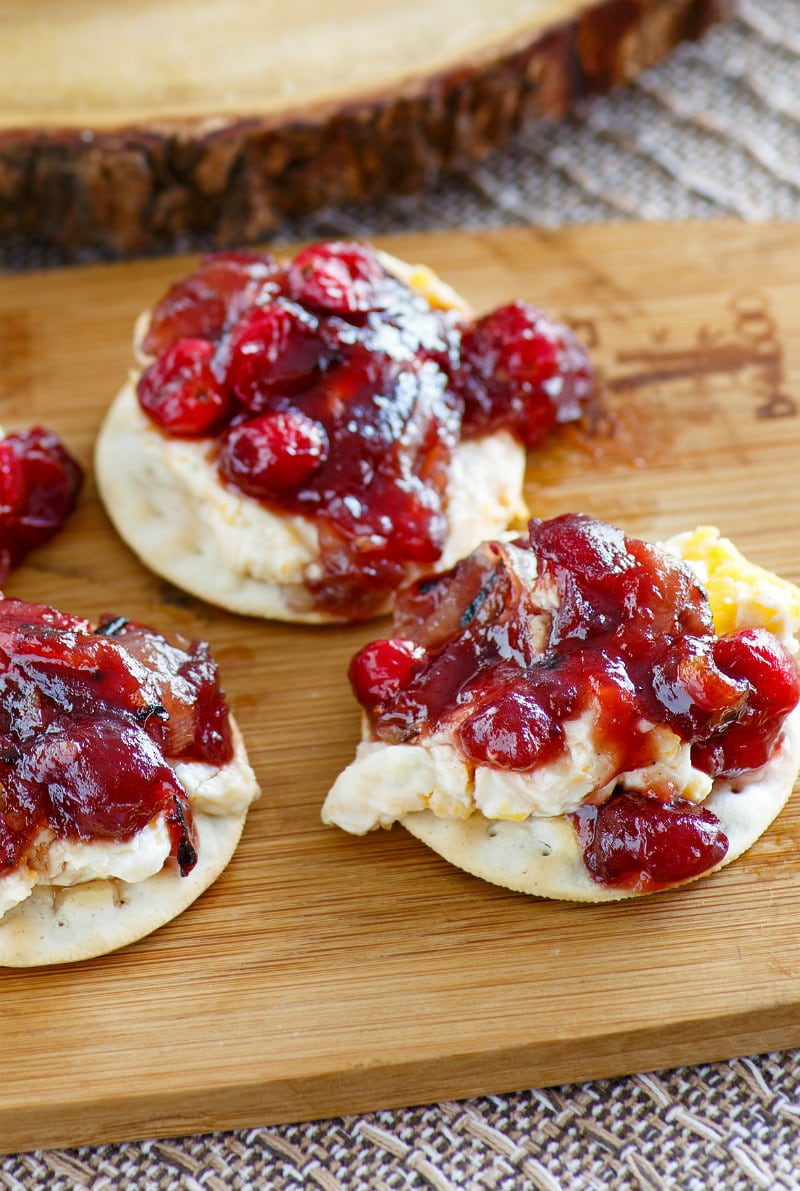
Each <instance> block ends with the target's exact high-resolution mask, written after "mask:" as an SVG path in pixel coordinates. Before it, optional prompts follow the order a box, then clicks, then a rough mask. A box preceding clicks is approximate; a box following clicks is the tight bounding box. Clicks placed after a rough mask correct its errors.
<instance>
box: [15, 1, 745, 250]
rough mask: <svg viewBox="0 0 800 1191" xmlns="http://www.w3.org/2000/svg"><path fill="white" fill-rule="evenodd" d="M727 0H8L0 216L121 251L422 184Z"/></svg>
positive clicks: (50, 234)
mask: <svg viewBox="0 0 800 1191" xmlns="http://www.w3.org/2000/svg"><path fill="white" fill-rule="evenodd" d="M727 4H728V0H471V2H469V3H466V4H465V3H463V0H404V3H403V4H400V5H391V6H390V5H388V4H387V3H375V0H338V2H337V4H336V5H331V4H330V3H328V2H327V0H292V2H291V3H288V4H287V3H279V2H278V0H197V2H195V3H188V2H187V0H159V2H158V3H154V2H152V0H148V2H147V3H143V4H136V5H120V4H115V5H109V4H108V3H107V2H106V0H103V2H101V0H67V2H66V3H65V0H31V2H30V3H28V4H24V5H20V4H18V3H16V2H15V0H0V233H3V234H9V233H13V234H16V235H20V234H21V235H23V236H35V237H38V238H42V239H44V240H46V241H49V242H52V243H55V244H58V245H61V246H62V247H64V248H67V249H70V248H77V247H81V246H86V245H92V246H97V247H102V248H104V249H107V250H111V251H114V252H132V251H141V250H148V249H154V248H158V247H160V246H167V245H169V244H170V242H172V241H174V239H175V237H177V236H178V235H179V234H180V233H184V232H190V233H195V234H204V235H212V236H213V237H214V238H215V239H216V240H217V241H218V242H220V243H222V242H231V241H236V240H239V241H241V240H252V239H255V238H257V237H260V236H263V235H265V234H268V233H269V231H270V229H271V228H272V227H274V225H275V224H276V222H277V221H278V220H279V219H281V218H282V217H285V216H287V215H298V214H302V213H304V212H307V211H310V210H313V209H315V208H318V207H320V206H323V205H327V204H331V203H341V202H349V201H354V200H362V199H366V198H374V197H376V196H379V195H381V194H385V193H388V192H395V193H397V192H401V193H411V192H413V191H415V190H417V189H419V188H420V187H421V186H422V185H423V184H424V183H425V181H426V180H428V179H430V178H431V176H432V175H433V174H435V172H436V171H438V170H440V169H443V168H447V167H450V166H453V165H455V164H457V163H461V162H464V161H466V160H469V159H475V158H478V157H480V156H481V155H482V154H484V153H485V152H486V151H487V150H489V149H490V148H493V147H495V146H498V145H500V144H501V143H502V142H503V141H504V140H505V139H506V138H507V137H508V136H509V135H510V134H511V133H512V132H513V131H515V130H516V129H517V128H519V127H520V125H521V124H522V123H523V122H524V121H525V120H526V119H529V118H535V117H543V116H548V117H552V116H558V115H560V114H562V113H563V112H564V110H565V109H566V108H567V106H568V105H569V104H570V102H572V101H573V100H574V99H575V98H577V97H579V96H582V95H587V94H591V93H594V92H599V91H602V90H605V89H608V88H609V87H612V86H614V85H615V84H617V83H620V82H623V81H626V80H629V79H631V78H633V77H634V76H635V75H636V74H637V73H638V72H639V71H640V70H642V69H644V68H645V67H648V66H651V65H653V64H654V63H655V62H656V61H658V60H659V59H660V58H661V57H663V56H664V55H665V54H666V53H667V52H668V51H669V50H671V49H672V48H673V47H674V46H675V45H676V44H677V43H678V42H679V41H681V40H683V39H687V38H694V37H697V36H699V35H700V34H701V33H702V32H703V31H704V30H705V29H706V28H707V26H708V25H709V24H710V23H711V22H712V21H714V20H716V19H719V18H720V17H721V16H722V15H724V11H725V9H726V7H727Z"/></svg>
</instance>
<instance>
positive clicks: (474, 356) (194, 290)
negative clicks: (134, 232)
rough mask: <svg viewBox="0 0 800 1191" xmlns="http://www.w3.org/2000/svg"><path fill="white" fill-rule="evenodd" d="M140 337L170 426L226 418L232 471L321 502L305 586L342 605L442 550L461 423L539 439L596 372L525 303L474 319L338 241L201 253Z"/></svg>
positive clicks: (309, 509)
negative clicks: (280, 254)
mask: <svg viewBox="0 0 800 1191" xmlns="http://www.w3.org/2000/svg"><path fill="white" fill-rule="evenodd" d="M201 344H204V345H205V346H200V345H201ZM143 347H144V349H145V351H147V352H150V353H152V354H154V355H156V356H157V357H158V358H157V359H156V360H155V362H154V363H153V364H151V366H150V368H149V369H148V370H147V371H146V372H145V373H144V374H143V376H142V378H141V380H140V382H139V386H138V393H139V400H140V402H141V404H142V407H143V408H144V410H145V412H146V413H147V414H148V415H149V416H150V417H151V418H152V419H153V421H154V422H155V423H156V424H157V425H158V426H159V427H160V428H161V429H162V430H163V431H165V432H166V433H168V434H172V435H176V436H187V437H202V436H208V437H217V436H219V438H220V442H221V449H220V450H219V453H218V457H219V467H220V473H221V475H222V478H223V479H224V480H225V482H226V483H228V484H231V485H232V486H234V487H236V488H237V489H239V490H240V491H242V492H245V493H246V494H247V495H248V496H251V497H254V498H255V499H257V500H260V501H261V502H262V503H264V504H265V505H267V506H268V507H270V508H273V509H275V510H278V511H280V512H285V513H299V514H302V515H307V516H312V517H314V518H315V519H316V521H317V524H318V528H319V538H320V550H321V572H322V573H321V576H317V575H316V574H315V575H314V577H313V578H310V579H309V580H308V582H307V586H308V588H309V591H310V593H311V597H312V600H313V603H314V605H315V606H316V607H318V608H320V609H323V610H325V611H326V612H327V613H328V614H330V615H332V616H334V617H338V618H342V619H348V620H355V619H360V618H363V617H367V616H370V615H374V614H375V612H376V611H380V610H381V609H382V608H383V607H384V606H385V604H386V600H387V597H388V595H389V594H390V592H391V591H392V590H393V589H394V588H395V587H396V586H397V585H398V583H400V582H401V581H402V580H403V579H404V578H405V577H406V576H407V574H408V572H409V569H410V568H415V567H416V568H419V567H430V565H432V564H434V563H435V562H436V561H437V560H438V559H439V558H440V557H441V552H442V549H443V546H444V542H445V538H446V533H447V480H448V475H449V465H450V460H451V457H452V452H453V450H454V449H455V447H456V446H457V445H458V443H459V441H460V440H461V439H462V438H475V437H479V436H482V435H485V434H489V433H491V432H493V431H495V430H497V429H498V428H499V427H501V426H505V427H507V428H509V429H510V430H511V431H512V432H513V433H514V434H515V435H517V436H518V437H519V438H520V439H521V440H522V441H523V442H525V443H527V444H528V445H531V444H533V443H535V442H538V441H539V440H540V439H541V437H542V436H543V434H544V433H545V432H546V430H547V429H549V428H550V427H552V426H553V425H554V424H555V423H556V422H559V421H566V420H568V419H570V418H575V417H578V416H579V415H580V413H581V412H582V409H583V408H584V406H585V405H586V404H587V402H588V400H589V396H590V389H591V381H590V372H589V366H588V361H587V358H586V355H585V352H584V350H583V348H581V347H580V345H579V344H578V343H577V341H576V340H575V339H574V337H573V336H572V334H571V332H569V331H568V330H567V329H566V328H563V327H558V326H556V325H555V324H553V323H551V322H550V321H549V320H547V319H546V318H545V317H544V316H543V315H541V314H540V313H539V312H538V311H534V310H533V308H532V307H527V306H524V305H523V304H521V303H517V304H515V305H511V306H507V307H503V308H502V309H500V310H498V311H496V312H495V313H494V314H493V315H489V316H487V317H486V318H485V319H482V320H478V322H476V323H475V324H474V325H472V326H471V327H470V326H468V325H466V322H465V319H464V317H463V315H461V314H460V313H459V314H457V313H455V312H453V311H442V310H439V309H436V308H434V307H432V306H431V305H430V304H429V303H428V302H427V301H426V300H425V299H424V298H423V297H422V296H421V295H420V294H418V293H416V292H414V291H413V290H411V289H410V288H409V287H408V286H407V285H405V284H404V283H403V282H402V281H400V280H398V278H396V277H395V276H393V275H392V274H390V273H389V272H387V270H386V269H385V268H384V266H383V264H382V262H381V258H380V256H379V255H378V254H377V253H376V252H374V251H373V250H372V249H370V248H368V247H366V246H363V245H359V244H349V243H339V242H332V243H323V244H315V245H312V246H310V247H309V248H306V249H304V250H302V251H301V252H300V253H299V254H298V255H297V257H296V258H295V259H294V261H292V262H291V263H290V264H289V265H287V266H280V267H279V266H277V265H276V264H275V262H274V261H273V260H272V258H271V257H259V256H258V254H254V253H226V254H217V255H216V256H214V255H211V256H208V257H205V258H204V259H203V261H202V262H201V264H200V266H199V267H198V270H197V271H196V272H195V273H194V274H193V275H192V276H191V277H189V278H187V279H186V280H184V281H182V282H179V283H178V284H177V285H175V286H173V287H172V289H171V290H170V291H169V293H168V294H167V295H166V296H165V298H164V299H162V301H161V302H160V303H159V304H158V306H157V307H156V308H155V310H154V312H153V316H152V319H151V323H150V327H149V330H148V332H147V334H146V336H145V338H144V342H143ZM276 415H281V416H285V417H287V418H290V419H292V420H294V419H298V418H301V419H307V420H310V422H311V423H313V424H315V426H316V427H318V428H319V429H318V430H317V431H315V432H314V433H315V434H316V435H318V436H319V439H320V442H324V443H325V444H326V445H325V447H324V449H323V448H322V447H321V446H319V447H317V446H315V447H314V448H313V449H309V450H307V449H306V448H305V447H303V448H298V441H297V436H296V435H295V434H294V432H291V433H289V432H287V433H284V432H283V430H281V431H280V432H278V433H273V430H272V427H275V426H276V425H278V423H276V422H269V423H264V422H256V419H257V418H267V417H274V416H276ZM251 422H252V425H251ZM291 424H297V423H295V422H294V421H292V423H291ZM303 425H304V426H306V427H307V426H308V421H305V422H304V423H303ZM248 426H249V427H250V428H249V429H244V428H246V427H248ZM265 427H270V429H269V430H268V431H266V432H265ZM267 439H268V440H269V447H268V452H269V456H270V462H269V464H268V465H266V468H265V464H264V460H265V454H264V452H265V449H267V448H266V446H265V443H266V441H267ZM281 451H283V453H284V454H285V455H287V456H288V457H289V458H288V460H287V462H286V464H285V465H284V463H283V462H281V461H280V460H279V457H278V456H279V454H280V452H281ZM300 458H303V459H305V460H306V461H307V462H308V463H309V466H308V468H306V467H304V466H299V459H300ZM312 461H316V462H315V463H314V466H313V467H311V466H310V464H311V462H312ZM317 464H319V466H318V465H317Z"/></svg>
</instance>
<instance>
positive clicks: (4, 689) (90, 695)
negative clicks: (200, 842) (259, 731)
mask: <svg viewBox="0 0 800 1191" xmlns="http://www.w3.org/2000/svg"><path fill="white" fill-rule="evenodd" d="M232 756H233V743H232V738H231V729H230V721H229V717H228V712H227V707H226V704H225V699H224V696H223V694H222V691H221V689H220V686H219V679H218V674H217V669H216V665H215V663H214V662H213V660H212V659H211V658H210V656H209V653H208V649H207V647H206V646H205V645H204V644H202V643H200V642H187V641H184V640H183V639H181V638H178V637H174V638H168V637H166V636H164V635H162V634H160V633H156V632H154V631H153V630H151V629H147V628H144V627H143V626H141V625H134V624H130V623H129V622H127V621H126V620H125V619H124V618H107V619H106V620H104V621H103V622H102V623H101V625H100V626H99V628H98V629H97V631H92V628H91V625H90V624H89V622H88V621H86V620H83V619H82V618H80V617H76V616H71V615H69V614H68V613H60V612H57V611H55V610H54V609H52V608H48V607H46V606H43V605H36V604H26V603H23V602H22V601H20V600H12V599H8V600H3V601H0V771H1V777H2V789H3V811H2V816H0V873H2V872H8V871H11V870H12V869H14V868H15V867H17V865H18V864H19V863H20V861H21V860H22V858H23V857H24V855H25V853H26V851H27V850H28V848H30V847H31V845H32V844H33V842H34V841H35V839H36V837H37V835H38V833H39V831H40V830H41V829H43V828H46V829H49V830H51V831H52V832H53V833H54V834H55V835H56V836H58V837H61V838H66V839H73V840H94V839H113V840H127V839H130V838H131V837H132V836H133V835H134V834H136V833H137V832H138V831H140V830H141V829H142V828H143V827H145V826H146V825H147V824H148V823H149V822H150V821H151V820H152V819H153V818H154V817H156V816H157V815H163V816H164V821H165V822H166V824H167V827H168V830H169V833H170V838H171V841H172V853H173V855H174V856H175V857H176V858H177V861H178V865H179V868H180V870H181V872H182V873H184V874H185V873H186V872H188V871H189V870H190V869H191V868H192V867H193V865H194V863H195V860H196V853H195V847H194V828H193V823H192V815H191V809H190V806H189V802H188V799H187V796H186V793H185V791H184V789H183V786H182V785H181V783H180V782H179V781H178V779H177V777H176V776H175V773H174V771H173V769H172V767H171V766H170V765H169V764H168V761H169V760H173V761H174V760H178V759H180V760H195V761H207V762H210V763H212V764H224V763H225V762H227V761H229V760H230V759H231V757H232Z"/></svg>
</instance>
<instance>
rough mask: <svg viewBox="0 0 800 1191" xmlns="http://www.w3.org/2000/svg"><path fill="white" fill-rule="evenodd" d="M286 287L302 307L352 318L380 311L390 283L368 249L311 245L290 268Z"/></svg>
mask: <svg viewBox="0 0 800 1191" xmlns="http://www.w3.org/2000/svg"><path fill="white" fill-rule="evenodd" d="M287 288H288V291H289V293H290V294H291V296H292V297H293V298H294V299H295V300H296V301H297V302H301V303H302V304H303V305H304V306H311V307H316V308H317V309H319V310H324V311H326V312H328V313H329V314H341V315H343V316H344V317H345V318H348V317H350V318H353V317H357V316H358V315H364V314H367V313H368V312H369V311H370V310H379V309H381V307H382V306H383V304H384V302H385V301H386V297H388V293H390V292H391V290H392V289H393V286H392V285H391V282H390V280H389V278H388V277H387V275H386V271H385V269H383V268H382V267H381V265H380V263H379V262H378V259H377V258H376V256H375V254H374V253H373V252H371V251H370V249H369V248H365V247H362V246H361V245H360V244H337V243H334V244H312V245H311V246H310V247H309V248H305V249H303V251H302V252H300V253H298V255H297V256H296V257H295V259H294V261H293V262H292V264H291V265H290V267H289V272H288V278H287Z"/></svg>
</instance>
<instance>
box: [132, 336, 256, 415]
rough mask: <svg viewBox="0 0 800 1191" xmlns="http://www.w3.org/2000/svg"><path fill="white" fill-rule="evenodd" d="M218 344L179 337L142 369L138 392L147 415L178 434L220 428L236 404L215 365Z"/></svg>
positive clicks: (205, 340) (140, 402)
mask: <svg viewBox="0 0 800 1191" xmlns="http://www.w3.org/2000/svg"><path fill="white" fill-rule="evenodd" d="M214 356H215V348H214V344H213V343H210V342H209V341H208V340H207V339H179V340H178V341H177V343H174V344H173V345H172V347H170V348H169V349H168V350H167V351H166V352H165V353H164V354H163V355H162V356H159V357H158V359H157V360H155V361H154V363H152V364H151V365H150V367H149V368H148V369H147V370H146V371H145V372H143V373H142V375H141V377H140V378H139V383H138V385H137V388H136V393H137V396H138V398H139V404H140V405H141V407H142V409H143V410H144V412H145V413H146V414H147V416H148V417H149V418H150V419H151V420H152V421H153V422H155V424H156V425H157V426H158V427H160V429H162V430H165V431H166V432H167V433H168V434H172V435H174V436H175V437H176V438H203V437H205V436H206V435H211V434H214V433H215V432H216V431H217V430H219V429H220V428H221V427H222V426H223V425H224V424H225V422H226V421H227V420H228V418H229V417H230V415H231V412H232V410H233V408H234V406H233V401H232V399H231V397H230V395H229V394H228V393H227V392H226V391H225V390H224V389H223V387H222V385H221V384H220V383H219V381H218V380H217V377H216V375H215V373H214V369H213V367H212V364H213V360H214Z"/></svg>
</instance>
